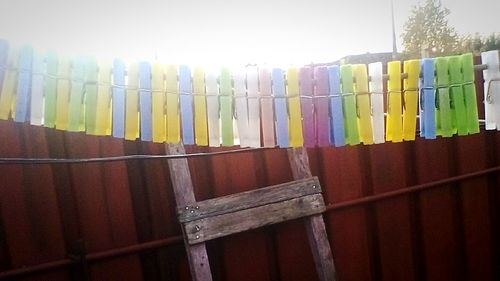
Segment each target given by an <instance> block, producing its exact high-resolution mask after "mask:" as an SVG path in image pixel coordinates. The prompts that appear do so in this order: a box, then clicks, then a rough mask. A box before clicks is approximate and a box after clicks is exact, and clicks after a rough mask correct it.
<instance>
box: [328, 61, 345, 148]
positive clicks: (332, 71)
mask: <svg viewBox="0 0 500 281" xmlns="http://www.w3.org/2000/svg"><path fill="white" fill-rule="evenodd" d="M328 78H329V85H330V89H329V96H330V118H331V119H330V120H331V122H330V123H331V126H332V129H331V133H332V135H331V137H330V143H333V144H334V145H335V146H336V147H339V146H344V145H345V130H344V109H343V106H342V96H341V95H342V92H341V90H340V67H339V66H338V65H334V66H330V67H328Z"/></svg>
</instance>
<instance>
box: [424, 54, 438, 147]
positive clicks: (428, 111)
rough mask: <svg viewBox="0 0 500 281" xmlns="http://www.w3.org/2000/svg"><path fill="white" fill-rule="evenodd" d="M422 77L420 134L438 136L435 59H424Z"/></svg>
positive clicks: (428, 136)
mask: <svg viewBox="0 0 500 281" xmlns="http://www.w3.org/2000/svg"><path fill="white" fill-rule="evenodd" d="M421 68H422V78H421V79H420V89H421V90H420V95H421V96H420V136H421V137H424V138H426V139H435V138H436V90H435V89H434V60H433V59H423V60H422V63H421Z"/></svg>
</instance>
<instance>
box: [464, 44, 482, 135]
mask: <svg viewBox="0 0 500 281" xmlns="http://www.w3.org/2000/svg"><path fill="white" fill-rule="evenodd" d="M460 61H461V63H462V74H463V91H464V97H465V108H466V109H465V110H466V115H467V117H466V119H467V130H468V132H469V134H477V133H479V117H478V113H477V97H476V86H475V84H474V80H475V79H474V61H473V57H472V54H471V53H468V54H463V55H461V56H460Z"/></svg>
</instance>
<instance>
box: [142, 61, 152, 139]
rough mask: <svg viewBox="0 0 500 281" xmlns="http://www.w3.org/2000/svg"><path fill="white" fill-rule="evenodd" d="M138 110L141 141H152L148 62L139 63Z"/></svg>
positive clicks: (149, 68)
mask: <svg viewBox="0 0 500 281" xmlns="http://www.w3.org/2000/svg"><path fill="white" fill-rule="evenodd" d="M139 88H140V90H139V109H140V117H141V140H143V141H151V140H152V139H153V132H152V128H151V126H152V119H151V65H150V64H149V62H140V63H139Z"/></svg>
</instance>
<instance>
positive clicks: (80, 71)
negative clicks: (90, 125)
mask: <svg viewBox="0 0 500 281" xmlns="http://www.w3.org/2000/svg"><path fill="white" fill-rule="evenodd" d="M72 65H73V67H72V69H71V92H70V94H69V117H68V118H69V125H68V131H70V132H79V131H82V130H85V123H84V120H83V119H82V117H83V100H84V99H83V90H84V88H83V87H84V85H83V82H84V79H85V62H84V60H83V59H82V58H76V59H74V60H73V61H72Z"/></svg>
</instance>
